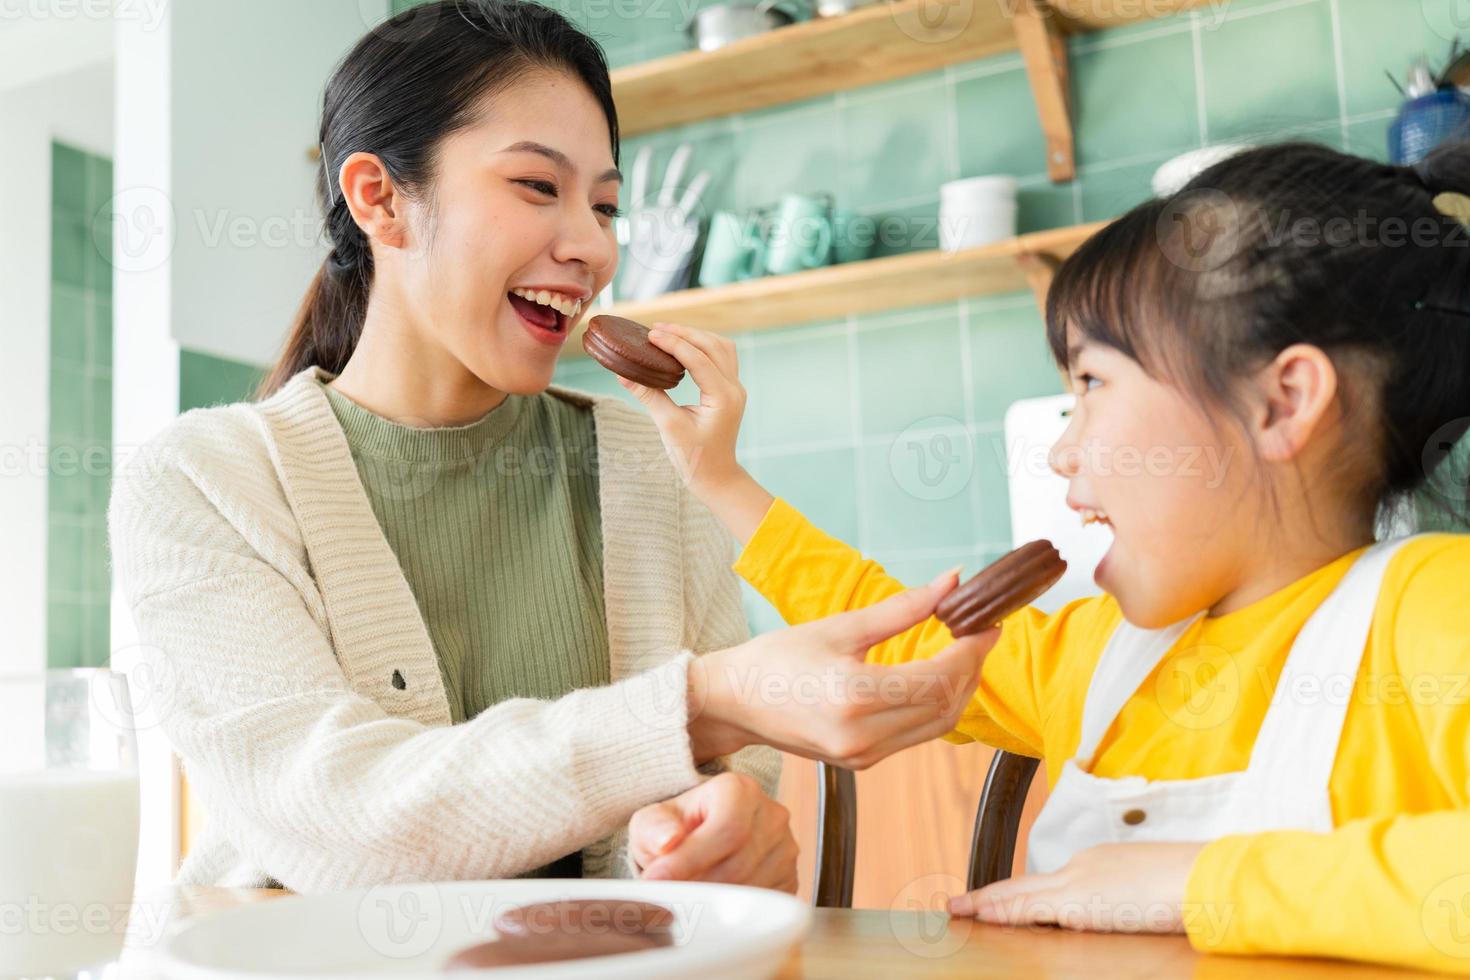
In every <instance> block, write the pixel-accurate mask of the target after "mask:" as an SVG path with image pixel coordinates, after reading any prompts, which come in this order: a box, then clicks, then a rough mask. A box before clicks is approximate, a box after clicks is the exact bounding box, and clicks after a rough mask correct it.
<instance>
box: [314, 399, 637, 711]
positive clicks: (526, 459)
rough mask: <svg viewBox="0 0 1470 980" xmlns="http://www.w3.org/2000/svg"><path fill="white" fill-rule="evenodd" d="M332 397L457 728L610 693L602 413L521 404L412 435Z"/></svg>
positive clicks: (543, 402)
mask: <svg viewBox="0 0 1470 980" xmlns="http://www.w3.org/2000/svg"><path fill="white" fill-rule="evenodd" d="M326 392H327V399H328V401H329V402H330V403H331V406H332V411H333V413H334V414H335V415H336V416H337V421H338V422H339V423H341V425H342V431H343V432H344V433H345V434H346V436H347V443H348V446H349V447H350V448H351V450H352V459H353V462H355V463H356V464H357V472H358V475H359V476H360V477H361V478H362V484H363V487H364V488H365V489H366V490H367V495H368V500H369V501H370V502H371V504H372V508H373V513H374V515H376V516H377V519H378V523H379V524H380V525H381V526H382V528H383V534H384V536H385V537H386V538H387V539H388V544H389V545H390V546H391V547H392V548H393V553H394V554H395V555H396V556H397V557H398V561H399V564H400V565H402V567H403V574H404V577H405V578H407V579H408V585H409V588H410V589H411V590H412V591H413V595H414V598H415V600H417V602H418V606H419V611H420V612H421V613H422V614H423V617H424V622H425V624H426V625H427V626H428V630H429V637H430V639H432V641H433V643H434V652H435V654H436V655H437V657H438V660H439V671H440V674H441V675H442V676H443V678H444V687H445V690H446V692H447V693H448V695H449V708H450V713H451V715H452V717H453V720H454V721H455V722H456V723H458V722H462V721H465V720H467V719H469V718H473V717H475V715H477V714H479V713H480V712H481V711H483V710H484V709H485V708H487V707H489V706H490V705H493V704H496V703H497V702H499V701H503V700H505V699H507V698H518V697H521V698H542V699H554V698H559V697H561V696H563V695H565V694H568V693H569V692H571V691H573V690H576V689H578V688H585V687H597V686H601V685H604V684H607V683H609V682H610V668H609V659H608V645H607V621H606V618H605V616H604V614H603V613H604V610H603V594H602V513H601V508H600V506H599V502H598V491H597V453H596V449H597V442H596V430H595V428H594V426H593V419H592V410H591V409H590V408H585V407H582V406H578V405H573V404H571V403H569V402H566V401H563V400H562V399H560V398H557V397H555V396H553V395H550V394H546V393H542V394H540V395H536V396H517V395H511V396H510V397H508V398H506V400H505V401H504V402H502V403H501V405H500V406H499V407H498V408H496V409H495V410H494V411H492V412H490V413H489V414H487V415H486V416H485V417H484V418H482V419H480V420H479V421H477V422H473V423H471V424H469V425H464V426H455V427H449V428H414V427H411V426H406V425H400V424H398V423H396V422H392V421H389V420H388V419H385V418H382V417H380V416H378V415H375V414H373V413H372V412H370V411H368V410H367V409H365V408H363V407H362V406H361V405H358V404H357V403H356V402H354V401H352V400H351V399H349V398H348V397H347V396H345V395H343V394H341V393H340V392H338V391H337V390H336V389H334V388H331V387H327V388H326Z"/></svg>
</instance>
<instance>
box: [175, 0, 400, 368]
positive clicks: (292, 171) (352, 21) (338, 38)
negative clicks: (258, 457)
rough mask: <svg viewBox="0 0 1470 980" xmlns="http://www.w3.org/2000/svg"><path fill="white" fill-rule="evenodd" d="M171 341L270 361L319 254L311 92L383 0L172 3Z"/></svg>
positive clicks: (317, 95)
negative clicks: (174, 232)
mask: <svg viewBox="0 0 1470 980" xmlns="http://www.w3.org/2000/svg"><path fill="white" fill-rule="evenodd" d="M171 6H172V32H173V42H172V49H171V50H172V59H173V76H174V78H173V85H172V87H171V91H172V95H173V125H172V129H171V142H172V147H173V185H172V188H171V191H170V196H171V198H172V200H173V203H174V207H175V212H176V215H177V218H178V241H177V244H176V245H175V248H174V253H173V268H174V276H173V283H174V285H173V304H174V306H173V334H174V338H175V339H176V340H177V341H178V342H179V343H180V344H181V345H182V346H184V347H187V348H189V349H191V350H198V351H204V352H207V353H212V354H218V355H222V356H225V357H230V358H234V359H235V360H240V361H246V362H250V363H256V364H265V363H268V362H271V361H273V360H274V358H275V355H276V353H277V352H278V350H279V348H280V345H281V342H282V341H283V339H284V337H285V333H286V330H287V328H288V327H289V325H290V321H291V317H292V315H293V314H294V313H295V312H296V308H297V307H298V306H299V305H300V302H301V298H302V296H303V295H304V294H305V292H306V287H307V285H308V284H309V283H310V282H311V278H312V276H313V275H314V274H315V273H316V270H317V268H318V267H319V266H320V265H321V263H322V259H323V258H325V256H326V252H327V247H326V246H325V245H324V244H323V238H322V230H321V217H320V213H319V211H318V208H317V204H316V201H315V198H314V194H313V186H314V184H313V181H314V179H315V175H316V172H317V166H318V165H317V163H316V162H314V161H312V160H310V159H309V158H308V157H307V151H308V149H310V148H311V147H313V146H315V145H316V141H317V139H316V137H317V126H318V122H319V117H320V114H321V98H322V91H323V89H324V88H325V87H326V81H327V77H328V76H329V74H330V73H331V70H332V68H333V67H334V66H335V65H336V63H337V62H338V61H339V60H340V59H341V58H342V57H343V56H344V55H345V54H346V53H347V52H348V50H350V48H351V47H352V45H353V44H354V43H356V41H357V39H358V38H359V37H361V36H362V35H363V33H365V32H366V30H367V29H368V28H369V27H371V26H372V25H373V24H376V23H377V22H379V21H381V20H382V19H383V17H384V16H385V15H386V13H387V9H388V0H311V2H309V3H302V2H301V0H250V2H248V3H246V2H240V3H219V2H217V0H216V2H208V0H174V2H173V4H172V5H171Z"/></svg>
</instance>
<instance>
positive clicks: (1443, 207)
mask: <svg viewBox="0 0 1470 980" xmlns="http://www.w3.org/2000/svg"><path fill="white" fill-rule="evenodd" d="M1430 203H1431V204H1433V205H1434V210H1436V211H1438V212H1439V213H1440V214H1442V215H1444V216H1445V217H1446V218H1454V219H1455V220H1456V221H1458V222H1459V223H1460V224H1462V225H1464V226H1466V227H1467V228H1470V197H1467V196H1465V195H1464V194H1461V193H1460V192H1459V191H1441V192H1440V193H1438V194H1436V195H1434V198H1433V199H1432V200H1431V201H1430Z"/></svg>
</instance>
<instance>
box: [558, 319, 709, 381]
mask: <svg viewBox="0 0 1470 980" xmlns="http://www.w3.org/2000/svg"><path fill="white" fill-rule="evenodd" d="M582 349H583V350H585V351H586V352H587V353H588V354H589V355H590V356H591V357H592V359H593V360H594V361H596V362H597V363H598V364H601V365H602V366H603V367H605V368H607V369H608V370H609V371H611V372H612V373H613V374H617V375H621V376H622V377H625V378H627V379H628V380H629V381H634V382H637V383H638V384H641V385H644V386H646V387H649V388H660V389H663V390H665V391H667V390H668V389H670V388H672V387H674V386H675V385H677V384H678V383H679V382H680V381H683V380H684V365H682V364H680V363H679V360H678V358H676V357H674V355H672V354H670V353H668V352H667V351H662V350H659V349H658V348H657V347H655V346H653V344H652V343H651V342H650V341H649V339H648V328H647V327H645V326H644V325H643V324H641V323H638V322H637V321H635V320H629V319H627V318H626V317H621V316H611V315H609V314H606V313H602V314H599V315H598V316H595V317H593V318H592V319H591V320H588V321H587V332H586V333H584V334H582Z"/></svg>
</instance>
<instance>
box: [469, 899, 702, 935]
mask: <svg viewBox="0 0 1470 980" xmlns="http://www.w3.org/2000/svg"><path fill="white" fill-rule="evenodd" d="M495 931H496V932H498V933H500V934H501V935H502V936H545V935H549V934H551V933H571V934H576V935H592V934H602V933H609V932H615V933H620V934H623V935H629V936H652V937H654V938H656V939H658V940H659V945H661V946H668V945H671V944H672V943H673V941H674V913H673V912H671V911H669V910H668V909H666V908H664V907H663V906H662V905H655V904H653V903H652V902H633V901H628V900H624V899H600V898H584V899H568V900H566V901H561V902H538V903H536V904H535V905H522V906H520V907H518V908H513V909H510V910H508V911H505V912H502V913H500V914H499V915H497V916H496V917H495Z"/></svg>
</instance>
